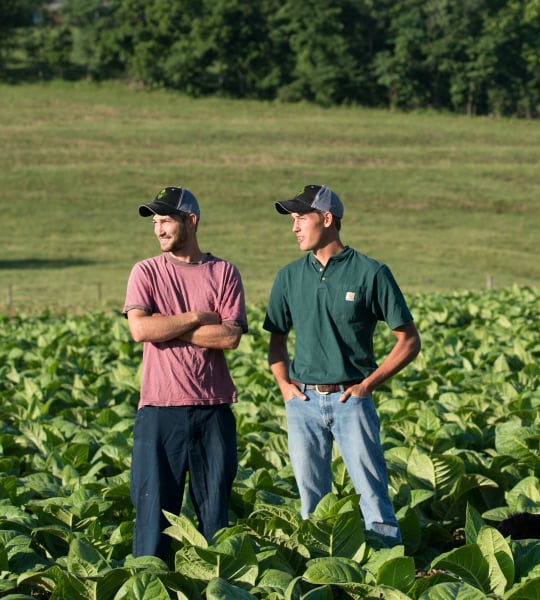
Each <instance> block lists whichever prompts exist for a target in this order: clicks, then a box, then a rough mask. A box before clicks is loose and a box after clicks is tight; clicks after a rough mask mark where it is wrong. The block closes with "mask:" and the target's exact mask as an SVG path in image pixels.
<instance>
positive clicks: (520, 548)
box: [510, 540, 540, 582]
mask: <svg viewBox="0 0 540 600" xmlns="http://www.w3.org/2000/svg"><path fill="white" fill-rule="evenodd" d="M510 548H511V549H512V556H513V557H514V565H515V571H516V573H515V581H516V582H523V581H524V580H526V579H533V578H537V577H540V540H514V541H512V542H510Z"/></svg>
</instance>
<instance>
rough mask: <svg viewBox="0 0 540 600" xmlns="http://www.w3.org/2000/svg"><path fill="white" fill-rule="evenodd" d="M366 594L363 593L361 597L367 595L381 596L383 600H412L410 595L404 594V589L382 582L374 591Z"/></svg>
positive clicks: (371, 596) (372, 596)
mask: <svg viewBox="0 0 540 600" xmlns="http://www.w3.org/2000/svg"><path fill="white" fill-rule="evenodd" d="M364 594H365V592H364ZM364 594H362V595H361V596H360V597H361V598H364V597H365V596H367V597H368V598H380V599H381V600H410V597H409V596H408V595H407V594H404V593H403V592H402V591H400V590H398V589H396V588H394V587H389V586H387V585H382V584H381V585H378V586H376V587H375V588H373V591H372V592H368V593H367V594H365V595H364Z"/></svg>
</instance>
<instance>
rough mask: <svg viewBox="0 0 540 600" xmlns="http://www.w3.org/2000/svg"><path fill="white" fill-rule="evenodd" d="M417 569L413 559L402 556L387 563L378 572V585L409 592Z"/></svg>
mask: <svg viewBox="0 0 540 600" xmlns="http://www.w3.org/2000/svg"><path fill="white" fill-rule="evenodd" d="M414 578H415V567H414V559H413V558H412V557H405V556H400V557H397V558H393V559H391V560H389V561H386V562H385V563H383V564H382V565H381V567H380V568H379V570H378V571H377V584H378V585H386V586H389V587H394V588H397V589H398V590H400V591H402V592H405V593H406V592H408V591H409V588H410V587H411V586H412V584H413V583H414Z"/></svg>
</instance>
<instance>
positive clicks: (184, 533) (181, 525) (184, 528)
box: [163, 511, 208, 548]
mask: <svg viewBox="0 0 540 600" xmlns="http://www.w3.org/2000/svg"><path fill="white" fill-rule="evenodd" d="M163 514H164V515H165V516H166V517H167V521H169V523H171V527H167V528H166V529H165V530H164V533H166V534H167V535H168V536H170V537H172V538H173V539H175V540H178V541H179V542H181V543H182V544H190V545H193V546H199V547H201V548H208V542H207V541H206V538H205V537H204V535H203V534H202V533H200V531H198V529H197V528H196V527H195V525H194V524H193V523H192V522H191V521H190V520H189V519H188V518H187V517H186V516H185V515H184V514H180V515H174V514H172V513H170V512H167V511H163Z"/></svg>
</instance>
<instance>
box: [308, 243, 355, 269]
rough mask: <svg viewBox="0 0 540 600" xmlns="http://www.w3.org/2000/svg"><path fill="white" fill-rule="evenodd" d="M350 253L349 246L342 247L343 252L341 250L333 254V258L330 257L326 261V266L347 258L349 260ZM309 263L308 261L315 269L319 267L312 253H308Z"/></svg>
mask: <svg viewBox="0 0 540 600" xmlns="http://www.w3.org/2000/svg"><path fill="white" fill-rule="evenodd" d="M351 252H352V249H351V247H350V246H344V248H343V250H341V252H338V253H337V254H334V255H333V256H331V257H330V259H329V260H328V263H327V266H328V264H330V263H331V262H341V261H343V260H347V258H349V256H350V254H351ZM309 261H310V263H311V265H313V266H316V267H319V266H320V264H321V263H320V262H319V261H318V260H317V259H316V258H315V255H314V254H313V253H312V252H310V253H309Z"/></svg>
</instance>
